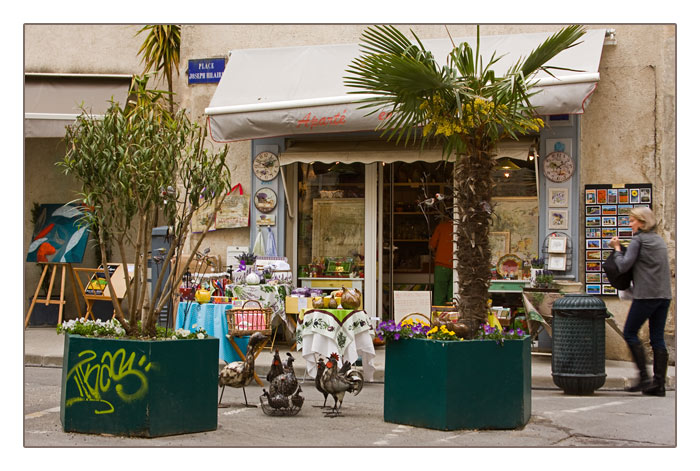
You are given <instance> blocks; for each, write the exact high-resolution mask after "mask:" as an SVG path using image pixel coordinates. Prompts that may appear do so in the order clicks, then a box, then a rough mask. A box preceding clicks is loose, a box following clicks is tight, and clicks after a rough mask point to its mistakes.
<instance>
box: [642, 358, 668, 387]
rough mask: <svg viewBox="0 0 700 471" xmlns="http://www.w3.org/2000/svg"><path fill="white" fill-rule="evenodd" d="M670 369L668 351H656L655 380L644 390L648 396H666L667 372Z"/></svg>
mask: <svg viewBox="0 0 700 471" xmlns="http://www.w3.org/2000/svg"><path fill="white" fill-rule="evenodd" d="M667 369H668V351H666V350H654V380H653V382H652V384H651V385H650V386H649V387H647V388H644V389H643V390H642V394H646V395H648V396H659V397H663V396H665V395H666V370H667Z"/></svg>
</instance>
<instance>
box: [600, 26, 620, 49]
mask: <svg viewBox="0 0 700 471" xmlns="http://www.w3.org/2000/svg"><path fill="white" fill-rule="evenodd" d="M616 44H617V38H616V37H615V30H614V29H612V28H611V29H606V30H605V40H604V41H603V46H615V45H616Z"/></svg>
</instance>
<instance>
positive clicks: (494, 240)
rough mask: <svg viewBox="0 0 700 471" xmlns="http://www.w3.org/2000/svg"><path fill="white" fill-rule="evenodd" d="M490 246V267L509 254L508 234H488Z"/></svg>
mask: <svg viewBox="0 0 700 471" xmlns="http://www.w3.org/2000/svg"><path fill="white" fill-rule="evenodd" d="M489 242H490V245H491V266H494V267H495V266H496V264H497V263H498V259H500V258H501V257H502V256H504V255H505V254H508V253H510V232H489Z"/></svg>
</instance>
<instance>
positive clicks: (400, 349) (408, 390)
mask: <svg viewBox="0 0 700 471" xmlns="http://www.w3.org/2000/svg"><path fill="white" fill-rule="evenodd" d="M530 352H531V342H530V337H525V338H524V339H523V340H506V341H505V342H504V344H503V345H502V346H501V345H498V343H496V342H495V341H493V340H469V341H461V342H443V341H437V340H427V339H403V340H399V341H390V342H388V343H387V346H386V370H385V385H384V420H385V421H386V422H392V423H397V424H404V425H412V426H416V427H425V428H431V429H437V430H459V429H515V428H519V427H523V426H524V425H525V424H527V422H528V421H529V420H530V414H531V410H532V388H531V385H532V374H531V370H532V363H531V358H530Z"/></svg>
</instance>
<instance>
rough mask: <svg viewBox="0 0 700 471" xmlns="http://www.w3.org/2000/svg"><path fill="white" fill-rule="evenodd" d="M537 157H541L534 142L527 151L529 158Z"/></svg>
mask: <svg viewBox="0 0 700 471" xmlns="http://www.w3.org/2000/svg"><path fill="white" fill-rule="evenodd" d="M536 157H539V155H538V153H537V146H535V145H534V144H533V145H531V146H530V150H528V152H527V160H535V158H536Z"/></svg>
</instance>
